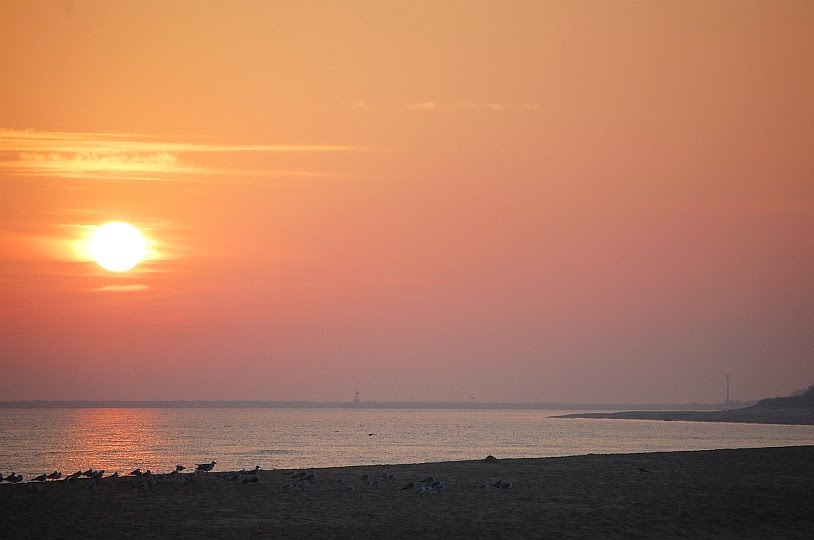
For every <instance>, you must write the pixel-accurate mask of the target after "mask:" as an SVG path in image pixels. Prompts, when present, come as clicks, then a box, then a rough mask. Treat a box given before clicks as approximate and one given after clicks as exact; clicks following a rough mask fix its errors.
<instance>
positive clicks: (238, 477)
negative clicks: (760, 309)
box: [0, 460, 513, 497]
mask: <svg viewBox="0 0 814 540" xmlns="http://www.w3.org/2000/svg"><path fill="white" fill-rule="evenodd" d="M215 465H217V461H214V460H213V461H211V462H209V463H199V464H197V465H196V466H195V470H194V471H192V472H184V471H185V470H186V467H184V466H183V465H176V467H175V469H174V470H173V471H171V472H169V473H159V474H156V473H153V472H152V471H151V470H149V469H147V470H146V471H142V470H141V469H140V468H137V469H134V470H132V471H130V472H129V473H127V474H126V475H125V476H127V477H131V478H137V479H138V482H137V483H136V484H135V485H133V489H142V490H148V491H152V489H153V486H154V485H155V484H156V483H157V482H160V481H162V480H168V479H169V480H172V479H175V480H183V481H186V482H195V481H196V480H197V479H198V477H200V476H201V475H204V474H206V473H208V472H211V471H212V470H213V469H214V468H215ZM260 471H261V467H260V466H259V465H256V466H255V468H254V469H251V470H245V469H242V470H240V471H237V472H232V473H229V474H228V475H226V476H225V477H223V479H224V480H225V481H226V482H239V483H241V484H256V483H258V482H260ZM287 476H288V479H289V480H290V481H289V482H288V483H286V484H284V485H281V486H280V489H281V490H283V491H291V490H300V491H305V490H307V489H308V488H309V487H311V485H312V483H313V482H315V481H317V479H318V475H317V473H316V472H315V471H312V470H310V469H305V470H294V471H290V472H289V473H287ZM395 476H396V475H395V474H394V473H393V472H391V471H389V470H385V471H383V472H381V473H380V474H375V475H374V474H371V473H364V474H362V475H360V476H359V477H358V479H357V481H356V482H354V481H353V480H354V479H346V478H344V477H339V478H337V479H335V480H334V481H333V482H334V483H335V484H337V485H338V486H339V489H340V492H341V493H347V495H348V496H349V497H351V496H352V495H353V493H355V492H356V491H357V490H358V489H361V488H362V486H367V487H369V488H379V487H380V486H381V485H383V484H384V483H385V482H389V481H391V480H394V479H395ZM61 478H62V473H61V472H59V471H54V472H52V473H51V474H45V473H43V474H41V475H39V476H37V477H35V478H33V479H32V480H31V484H32V486H33V487H34V488H35V489H36V490H39V487H38V485H37V484H39V483H43V482H47V481H49V480H50V481H52V482H56V481H60V479H61ZM80 478H84V479H86V480H87V484H86V487H87V488H88V489H91V490H95V489H97V481H98V480H102V479H106V480H107V479H114V478H119V473H118V471H116V472H114V473H113V474H110V475H108V476H105V471H104V470H94V469H93V468H90V469H88V470H86V471H76V472H75V473H73V474H69V475H67V476H66V477H65V478H64V480H61V481H62V482H67V483H72V482H75V481H76V480H77V479H80ZM22 481H23V476H22V475H19V474H16V473H14V472H12V473H11V474H9V475H8V476H5V477H4V476H3V475H2V474H0V482H9V483H12V484H19V483H20V482H22ZM512 485H513V483H512V482H511V481H510V480H506V479H505V478H504V479H500V480H497V481H496V482H491V481H483V482H480V483H478V484H475V485H473V486H472V487H473V488H475V489H487V488H489V487H494V488H498V489H510V488H511V487H512ZM446 487H447V484H446V482H444V481H443V480H441V479H440V478H435V477H434V476H425V477H423V478H422V479H420V480H411V481H409V482H407V483H406V484H403V486H402V487H401V488H399V491H404V492H407V493H413V494H415V495H417V496H418V497H427V496H430V495H431V494H433V493H441V492H442V491H444V490H445V489H446Z"/></svg>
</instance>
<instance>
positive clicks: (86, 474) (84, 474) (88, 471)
mask: <svg viewBox="0 0 814 540" xmlns="http://www.w3.org/2000/svg"><path fill="white" fill-rule="evenodd" d="M95 472H96V471H94V470H93V467H91V468H90V469H88V470H87V471H85V472H83V473H82V476H87V477H88V478H90V475H92V474H93V473H95Z"/></svg>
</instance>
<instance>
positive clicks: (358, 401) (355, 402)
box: [353, 390, 362, 407]
mask: <svg viewBox="0 0 814 540" xmlns="http://www.w3.org/2000/svg"><path fill="white" fill-rule="evenodd" d="M361 403H362V400H361V399H359V390H357V391H356V395H355V396H353V406H354V407H358V406H359V405H361Z"/></svg>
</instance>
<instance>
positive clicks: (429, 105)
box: [404, 101, 438, 111]
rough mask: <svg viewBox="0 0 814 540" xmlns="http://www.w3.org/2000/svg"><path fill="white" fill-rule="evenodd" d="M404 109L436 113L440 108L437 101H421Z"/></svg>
mask: <svg viewBox="0 0 814 540" xmlns="http://www.w3.org/2000/svg"><path fill="white" fill-rule="evenodd" d="M404 108H405V109H408V110H410V111H434V110H436V109H437V108H438V103H436V102H435V101H420V102H418V103H411V104H409V105H405V106H404Z"/></svg>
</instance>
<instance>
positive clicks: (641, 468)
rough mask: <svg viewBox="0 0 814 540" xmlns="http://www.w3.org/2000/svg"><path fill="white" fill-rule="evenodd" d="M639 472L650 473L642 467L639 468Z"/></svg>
mask: <svg viewBox="0 0 814 540" xmlns="http://www.w3.org/2000/svg"><path fill="white" fill-rule="evenodd" d="M639 470H640V471H641V472H650V471H648V470H647V469H645V468H644V467H639Z"/></svg>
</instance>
